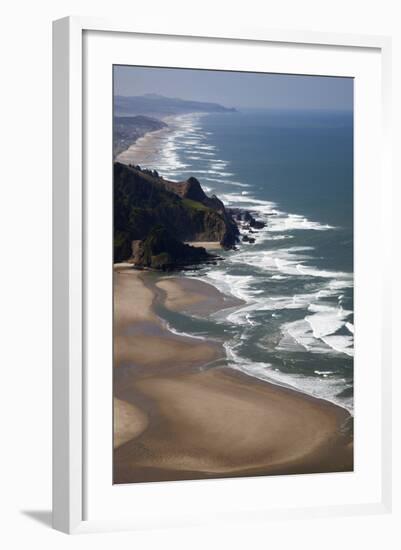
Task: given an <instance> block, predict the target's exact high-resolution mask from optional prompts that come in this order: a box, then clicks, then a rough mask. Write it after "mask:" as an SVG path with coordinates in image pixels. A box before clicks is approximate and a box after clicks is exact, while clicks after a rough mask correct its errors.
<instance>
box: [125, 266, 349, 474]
mask: <svg viewBox="0 0 401 550" xmlns="http://www.w3.org/2000/svg"><path fill="white" fill-rule="evenodd" d="M157 302H159V303H162V304H163V306H164V307H165V308H167V309H171V310H172V311H174V310H179V311H185V312H186V314H188V315H190V314H195V315H199V316H202V315H205V314H207V313H210V312H211V311H216V310H217V309H222V308H226V307H230V306H232V305H233V303H232V298H228V297H225V296H224V295H223V294H221V293H219V292H218V291H217V290H216V289H215V288H214V287H212V286H210V285H207V284H206V283H204V282H202V281H197V280H196V279H188V278H185V277H182V276H178V277H167V276H163V275H160V276H156V275H155V274H154V273H149V272H146V271H138V270H135V269H133V268H132V266H130V265H125V266H124V265H116V266H115V267H114V483H130V482H145V481H162V480H183V479H204V478H214V477H232V476H242V475H271V474H296V473H311V472H334V471H350V470H352V468H353V448H352V434H351V433H350V430H349V421H350V419H351V416H350V414H349V413H348V412H347V411H346V410H345V409H343V408H341V407H338V406H336V405H335V404H333V403H330V402H328V401H325V400H321V399H316V398H313V397H310V396H308V395H305V394H303V393H300V392H297V391H294V390H292V389H289V388H285V387H282V386H278V385H276V384H272V383H269V382H267V381H262V380H259V379H257V378H255V377H251V376H248V375H246V374H244V373H241V372H239V371H237V370H235V369H232V368H229V367H227V366H221V360H222V359H224V357H225V351H224V348H223V346H222V343H220V342H218V341H207V340H202V339H199V338H192V337H190V336H186V335H185V336H183V335H179V334H176V333H173V332H171V331H169V330H168V326H167V324H166V323H165V322H164V321H163V320H162V319H160V318H159V317H158V315H157V314H156V313H155V308H154V305H155V304H156V303H157Z"/></svg>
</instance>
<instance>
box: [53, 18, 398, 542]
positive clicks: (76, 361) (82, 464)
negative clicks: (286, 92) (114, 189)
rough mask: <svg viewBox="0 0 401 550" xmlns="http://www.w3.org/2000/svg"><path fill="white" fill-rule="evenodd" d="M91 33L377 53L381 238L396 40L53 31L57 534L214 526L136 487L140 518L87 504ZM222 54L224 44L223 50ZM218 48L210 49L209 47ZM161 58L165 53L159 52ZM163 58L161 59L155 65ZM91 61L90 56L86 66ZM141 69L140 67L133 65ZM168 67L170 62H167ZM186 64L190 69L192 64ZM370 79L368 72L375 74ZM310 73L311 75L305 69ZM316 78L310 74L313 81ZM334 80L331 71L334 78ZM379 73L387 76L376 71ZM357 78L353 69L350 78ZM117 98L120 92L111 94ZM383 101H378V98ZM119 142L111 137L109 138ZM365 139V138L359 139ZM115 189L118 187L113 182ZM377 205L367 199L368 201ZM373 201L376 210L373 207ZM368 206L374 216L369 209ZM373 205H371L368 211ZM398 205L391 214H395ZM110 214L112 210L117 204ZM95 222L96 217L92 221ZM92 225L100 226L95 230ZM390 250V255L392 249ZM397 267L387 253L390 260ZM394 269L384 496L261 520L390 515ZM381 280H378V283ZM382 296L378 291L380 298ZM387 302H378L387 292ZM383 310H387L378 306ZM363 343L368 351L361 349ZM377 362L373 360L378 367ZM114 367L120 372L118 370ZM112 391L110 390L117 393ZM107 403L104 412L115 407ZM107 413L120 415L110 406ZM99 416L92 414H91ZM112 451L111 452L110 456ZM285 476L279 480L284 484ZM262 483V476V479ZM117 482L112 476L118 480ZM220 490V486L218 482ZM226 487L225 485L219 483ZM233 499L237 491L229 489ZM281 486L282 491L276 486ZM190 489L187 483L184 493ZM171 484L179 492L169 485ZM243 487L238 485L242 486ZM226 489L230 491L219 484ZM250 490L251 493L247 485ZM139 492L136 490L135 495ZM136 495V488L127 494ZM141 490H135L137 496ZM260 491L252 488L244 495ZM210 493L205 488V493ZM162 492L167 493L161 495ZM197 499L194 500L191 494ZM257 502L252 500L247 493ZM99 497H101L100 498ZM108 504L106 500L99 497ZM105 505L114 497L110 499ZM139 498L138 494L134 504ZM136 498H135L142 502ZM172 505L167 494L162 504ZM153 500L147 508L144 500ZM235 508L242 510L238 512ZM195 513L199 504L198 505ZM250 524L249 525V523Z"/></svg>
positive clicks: (114, 29) (65, 22) (176, 28)
mask: <svg viewBox="0 0 401 550" xmlns="http://www.w3.org/2000/svg"><path fill="white" fill-rule="evenodd" d="M85 33H94V34H97V35H102V36H103V37H104V36H106V35H107V36H108V40H113V37H117V36H118V37H119V38H123V39H125V38H126V39H127V40H128V39H129V37H142V38H144V37H145V39H146V40H155V41H157V40H160V39H164V38H166V37H171V38H172V39H176V40H180V41H181V42H186V43H190V42H191V41H196V42H197V43H198V44H201V45H202V44H203V45H206V44H209V46H210V48H213V45H214V44H215V45H216V44H217V43H219V44H222V43H224V44H226V45H227V47H229V45H234V44H239V45H241V44H243V45H244V44H247V45H248V46H251V45H252V44H253V45H259V46H260V47H263V45H268V44H270V45H274V44H276V45H285V46H286V47H287V46H288V47H291V48H303V50H305V48H306V49H313V48H315V47H325V48H328V49H330V48H331V49H333V59H334V57H335V55H337V53H336V52H339V51H341V52H342V54H341V55H348V52H349V54H351V53H352V52H354V53H355V52H358V51H362V50H363V51H366V52H375V56H376V57H377V60H378V61H379V62H380V75H379V76H378V77H377V78H379V79H380V82H377V78H376V77H375V78H376V85H377V86H380V96H381V98H380V101H381V108H380V114H379V116H378V120H377V123H378V125H379V128H380V132H381V133H380V136H378V139H379V141H380V149H381V157H380V159H379V160H378V162H379V163H380V166H377V169H378V174H379V177H380V188H381V192H382V200H383V204H382V207H381V209H380V213H379V217H380V218H381V229H380V231H386V227H387V228H388V225H386V224H388V223H389V222H388V220H387V219H386V215H385V212H386V209H387V208H388V209H389V210H390V206H391V175H390V159H389V155H390V152H389V150H390V147H389V142H388V140H389V132H388V129H389V120H390V88H391V83H390V75H391V73H390V55H391V42H390V39H389V38H387V37H376V36H354V35H336V34H326V33H314V32H299V31H296V32H295V31H294V32H290V31H277V30H264V29H229V28H228V27H227V28H225V29H224V30H222V29H218V30H216V29H214V28H213V27H212V26H211V27H210V28H208V29H197V28H196V27H195V26H194V28H193V29H191V31H190V32H189V33H188V29H183V28H180V25H179V24H178V23H175V24H169V25H166V28H152V27H151V26H148V25H147V24H146V23H140V22H135V24H133V25H132V24H131V23H129V22H126V21H105V20H98V19H93V18H86V17H85V18H83V17H68V18H64V19H61V20H58V21H55V22H54V33H53V281H54V283H53V526H54V528H56V529H58V530H61V531H64V532H66V533H76V532H88V531H98V530H116V529H137V528H144V527H149V526H151V527H153V526H162V525H163V526H166V525H190V524H193V523H202V522H203V521H211V517H208V515H207V514H205V517H204V518H202V517H199V515H198V516H196V514H195V512H194V514H193V515H191V513H188V516H186V515H185V517H184V516H183V514H182V509H181V508H180V507H179V505H178V503H175V502H173V501H172V504H171V510H170V511H169V515H168V517H167V516H166V517H164V518H163V517H161V516H160V514H158V513H157V511H155V510H154V511H153V512H152V511H151V507H149V508H148V509H146V505H145V504H144V506H143V508H144V510H143V513H142V515H141V514H140V513H139V509H140V508H141V499H142V496H141V494H140V493H141V492H140V491H139V490H138V486H137V489H136V491H137V495H138V496H137V501H136V503H137V506H138V510H135V513H131V516H130V515H128V516H124V517H123V516H121V517H120V516H119V515H118V513H117V514H114V516H113V517H112V516H110V517H108V516H105V513H103V512H99V514H97V516H96V517H94V518H92V517H90V518H88V517H87V512H86V510H87V506H88V496H87V494H86V492H87V489H86V487H87V479H86V478H87V477H88V468H89V467H90V466H88V463H87V462H86V461H85V453H86V451H87V448H88V445H91V444H96V443H88V439H87V438H88V433H90V429H91V424H90V421H88V420H87V414H86V403H85V399H86V397H87V395H88V393H87V392H88V387H87V385H88V383H89V382H88V377H87V372H86V369H87V366H88V365H87V354H86V348H87V337H88V334H87V324H86V321H85V318H86V315H87V313H88V311H87V308H86V306H85V295H86V293H87V290H88V288H87V280H86V279H85V268H86V264H87V257H86V255H87V242H86V237H85V235H86V231H87V224H88V220H87V219H86V218H85V212H86V211H85V208H84V202H85V200H84V196H85V193H86V191H85V186H84V180H85V178H86V168H85V162H84V161H85V155H86V154H88V151H87V149H86V147H85V139H84V130H85V128H84V126H85V123H84V121H85V112H84V110H85V95H84V86H85V78H86V76H85V75H86V73H85V71H84V67H83V59H84V57H85V55H87V52H86V49H85V44H86V43H85V40H84V35H85ZM216 47H217V46H216ZM210 48H209V49H210ZM153 53H154V56H156V57H157V55H158V51H157V49H155V51H154V52H153ZM156 57H155V58H156ZM86 59H87V58H86ZM299 63H300V65H299V71H301V70H302V61H300V62H299ZM132 64H135V63H132ZM162 65H163V63H162ZM183 66H184V65H183ZM366 71H368V68H367V69H366ZM306 73H307V68H306ZM307 74H308V73H307ZM330 74H331V73H330ZM377 74H378V73H377ZM347 76H352V71H351V72H350V73H349V74H347ZM110 92H111V91H110ZM376 99H377V98H376ZM110 139H111V136H110ZM356 139H357V140H358V139H361V136H358V135H357V136H356ZM110 184H111V180H110ZM369 200H370V199H369V197H368V198H366V201H369ZM374 200H375V199H374V198H373V203H374ZM366 204H367V208H369V207H370V206H369V205H368V203H366ZM369 204H371V203H369ZM389 205H390V206H389ZM110 208H111V205H110ZM92 220H93V218H92ZM91 223H93V221H92V222H91ZM384 252H386V251H384ZM383 261H385V262H387V263H388V262H389V261H390V260H389V255H388V254H387V255H386V256H385V258H384V259H383ZM390 271H391V270H390V269H383V271H381V272H380V273H379V272H378V273H377V283H378V285H380V292H381V293H382V294H381V295H380V296H381V297H380V304H379V305H380V308H381V314H382V324H381V339H380V342H378V343H377V346H378V347H377V349H378V353H379V349H380V358H381V359H380V372H379V373H378V380H379V382H380V383H378V384H377V386H376V387H375V388H373V389H372V391H375V392H376V393H377V404H378V407H379V406H380V427H378V432H377V433H378V434H380V437H379V436H378V438H379V439H380V441H376V443H377V445H379V448H380V457H379V459H378V461H377V464H376V466H377V468H380V488H379V489H380V490H377V491H376V493H380V497H378V498H374V499H371V500H369V498H368V497H366V499H362V501H363V502H358V500H357V499H354V500H352V499H350V500H349V501H344V502H343V503H341V502H338V501H335V502H332V503H328V502H326V503H324V504H322V505H321V506H319V505H313V504H311V503H307V504H305V506H303V505H302V502H300V503H297V504H296V505H295V506H293V507H286V506H285V505H280V506H277V507H275V506H274V503H273V504H272V506H271V507H270V508H269V510H268V511H267V510H265V509H263V508H262V507H259V508H258V505H255V514H253V519H256V520H257V521H264V520H266V519H269V518H270V517H271V518H273V517H283V516H284V517H288V518H290V517H310V516H312V515H349V514H365V513H385V512H388V511H389V510H390V509H391V442H390V437H391V398H390V397H391V356H390V351H389V350H390V349H391V346H390V342H389V338H390V330H389V327H388V323H389V318H390V312H389V309H390V302H391V297H390V295H389V292H390V291H389V287H388V281H387V280H385V275H384V274H385V273H386V272H390ZM373 276H375V275H373ZM378 292H379V291H378ZM378 298H379V294H378ZM378 303H379V302H378ZM362 346H363V343H362V344H361V347H362ZM372 361H373V359H372ZM110 369H111V365H110ZM110 393H111V387H110ZM107 406H108V405H107V404H106V405H105V408H107ZM107 414H110V415H111V407H110V410H109V412H108V413H107ZM89 417H90V415H89ZM110 452H111V449H110ZM376 466H375V467H376ZM277 479H278V478H276V480H277ZM259 480H260V478H259ZM110 483H111V475H110ZM191 483H192V485H191V484H190V483H189V484H188V483H187V482H181V485H180V487H184V489H177V487H178V486H177V485H175V491H176V492H178V493H180V492H182V495H184V494H185V498H186V499H189V502H190V499H191V492H193V490H194V489H193V487H194V485H193V482H191ZM195 483H196V484H197V487H199V486H200V485H204V486H205V487H207V490H209V489H210V490H212V489H211V488H212V485H211V484H210V483H211V482H209V481H207V482H200V481H198V482H195ZM217 483H218V482H217ZM220 483H221V482H220ZM223 483H225V485H224V487H226V488H229V489H228V492H230V491H233V490H235V489H234V486H233V485H231V486H229V485H228V484H227V483H228V482H227V481H224V482H223ZM229 483H231V484H232V483H234V484H235V483H237V484H238V483H242V480H231V481H230V482H229ZM272 483H276V484H277V483H280V481H274V482H272ZM168 484H169V482H167V483H164V484H152V486H153V487H152V498H157V493H158V491H163V490H164V489H163V488H162V485H163V486H164V487H165V486H166V485H168ZM185 484H186V485H185ZM170 485H171V484H170ZM237 486H238V485H237ZM215 487H216V488H217V487H220V489H221V485H220V486H218V485H215ZM241 487H242V488H244V487H245V485H244V484H243V483H242V485H241ZM132 489H133V488H132ZM129 490H130V488H129V487H128V489H127V491H129ZM133 490H134V489H133ZM241 490H245V491H248V492H249V491H250V492H252V485H249V486H248V488H245V489H241ZM205 491H206V489H205ZM160 494H161V493H160ZM192 494H193V493H192ZM248 494H251V493H248ZM98 497H99V495H98ZM100 498H101V497H100ZM104 498H106V494H104ZM130 498H131V496H130ZM134 498H135V497H134ZM163 498H167V494H166V495H164V496H163ZM143 502H145V501H143ZM233 506H234V505H233ZM189 507H190V504H189ZM237 511H238V514H240V513H241V514H242V515H243V519H244V520H247V514H246V513H243V512H242V511H241V510H240V508H238V510H237ZM235 513H236V510H235V508H233V509H232V510H230V511H229V513H227V514H221V515H219V516H216V514H214V515H215V518H216V520H217V521H227V520H228V517H229V516H230V519H233V518H234V519H235ZM248 519H250V518H248Z"/></svg>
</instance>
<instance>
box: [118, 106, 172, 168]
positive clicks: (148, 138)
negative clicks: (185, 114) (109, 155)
mask: <svg viewBox="0 0 401 550" xmlns="http://www.w3.org/2000/svg"><path fill="white" fill-rule="evenodd" d="M180 116H182V115H169V116H165V117H161V118H160V120H161V121H162V122H165V123H166V124H167V128H161V129H160V130H153V131H150V132H146V133H145V134H144V135H143V136H141V137H139V138H138V139H137V140H136V141H134V142H133V143H132V144H131V145H130V146H129V147H128V149H125V150H124V151H121V153H119V154H118V155H117V156H116V158H115V161H116V162H121V163H122V164H134V165H138V164H139V165H141V164H147V163H148V161H149V160H150V159H151V158H152V157H153V156H154V155H157V152H158V150H159V147H158V142H159V141H160V140H161V139H162V138H163V137H164V136H166V135H167V134H169V133H170V132H173V131H174V127H172V126H171V125H174V124H175V123H177V121H178V119H179V117H180Z"/></svg>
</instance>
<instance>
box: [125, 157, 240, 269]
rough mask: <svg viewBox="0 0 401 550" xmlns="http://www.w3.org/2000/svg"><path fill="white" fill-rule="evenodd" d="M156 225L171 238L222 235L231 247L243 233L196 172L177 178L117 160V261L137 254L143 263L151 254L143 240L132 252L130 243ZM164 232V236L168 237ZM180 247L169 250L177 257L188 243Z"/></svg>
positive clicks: (220, 238)
mask: <svg viewBox="0 0 401 550" xmlns="http://www.w3.org/2000/svg"><path fill="white" fill-rule="evenodd" d="M156 226H161V227H162V228H164V229H165V230H166V232H167V234H168V235H169V238H173V239H175V240H176V241H177V242H179V243H180V241H218V242H220V243H221V246H223V247H225V248H233V247H234V246H235V244H236V242H237V241H238V238H239V230H238V227H237V224H236V223H235V221H234V220H233V218H232V216H231V214H230V213H229V212H228V211H226V209H225V208H224V204H223V203H222V202H221V201H220V200H219V199H218V198H217V197H207V195H206V194H205V193H204V191H203V189H202V187H201V185H200V183H199V182H198V180H196V179H195V178H190V179H189V180H188V181H186V182H179V183H176V182H171V181H168V180H165V179H163V178H162V177H160V176H158V174H157V172H154V171H143V170H141V169H140V168H139V167H133V166H126V165H124V164H120V163H115V164H114V261H115V262H119V261H125V260H129V259H131V260H132V259H133V261H135V263H137V265H141V263H142V264H143V265H145V263H146V262H147V261H148V260H146V261H145V258H148V253H147V252H146V246H145V244H143V246H142V245H140V246H139V249H138V250H137V251H136V253H135V254H134V258H133V251H132V243H133V241H144V242H145V241H146V239H147V238H148V237H149V235H151V232H152V231H153V230H154V228H155V227H156ZM158 231H159V232H160V229H159V230H158ZM158 234H159V233H158ZM163 235H164V236H163V239H162V241H163V242H167V241H166V239H167V237H166V235H165V234H164V233H163ZM159 236H160V235H159ZM160 238H161V237H160ZM169 242H170V241H169ZM170 244H171V242H170ZM180 244H182V245H183V243H180ZM137 246H138V245H137ZM183 246H186V245H183ZM143 247H145V248H143ZM173 248H174V247H173ZM190 248H193V247H190ZM139 250H142V252H139ZM152 250H153V249H152ZM177 250H178V249H177ZM177 250H176V252H174V254H170V256H169V257H170V259H171V258H172V259H173V262H174V261H175V260H174V258H179V256H180V254H181V253H184V252H183V251H184V249H180V250H181V251H180V253H178V251H177ZM185 250H186V252H188V250H187V249H185ZM198 250H199V249H198ZM168 254H169V252H168ZM190 254H192V252H190ZM193 254H194V255H197V254H198V253H197V252H195V253H193ZM152 255H153V256H158V255H159V253H158V254H152ZM154 262H155V261H153V263H154ZM151 263H152V262H151ZM165 263H166V262H164V261H162V264H165ZM167 263H169V262H167Z"/></svg>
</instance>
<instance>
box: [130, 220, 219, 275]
mask: <svg viewBox="0 0 401 550" xmlns="http://www.w3.org/2000/svg"><path fill="white" fill-rule="evenodd" d="M213 258H214V256H212V255H211V254H208V253H207V252H206V250H205V249H204V248H203V247H194V246H190V245H188V244H184V243H182V242H180V241H178V240H177V239H176V238H175V237H174V236H173V235H171V234H170V232H169V231H168V230H167V229H166V228H165V227H163V226H162V225H156V226H155V227H154V228H153V229H152V230H151V231H150V233H149V235H148V236H147V237H146V239H144V240H142V241H139V242H138V244H137V246H136V247H135V250H134V256H133V262H134V264H135V265H136V266H140V267H147V268H150V269H157V270H162V271H168V270H172V269H178V268H180V267H185V266H187V265H190V264H192V265H193V264H197V263H200V262H205V261H208V260H212V259H213Z"/></svg>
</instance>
